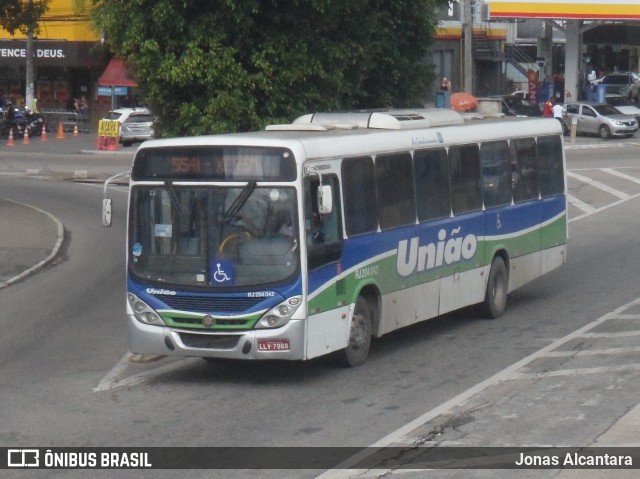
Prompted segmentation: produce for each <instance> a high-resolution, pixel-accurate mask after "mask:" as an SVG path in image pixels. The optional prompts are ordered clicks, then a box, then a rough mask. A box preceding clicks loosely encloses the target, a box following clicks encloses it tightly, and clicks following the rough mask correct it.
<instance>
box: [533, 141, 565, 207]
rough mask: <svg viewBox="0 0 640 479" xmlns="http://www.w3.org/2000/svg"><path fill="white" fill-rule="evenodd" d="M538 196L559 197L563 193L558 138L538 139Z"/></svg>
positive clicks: (560, 145) (562, 174)
mask: <svg viewBox="0 0 640 479" xmlns="http://www.w3.org/2000/svg"><path fill="white" fill-rule="evenodd" d="M538 160H539V167H540V170H539V176H538V179H539V181H540V195H541V196H542V197H543V198H544V197H547V196H553V195H559V194H562V193H563V192H564V171H563V165H562V141H561V140H560V137H559V136H543V137H540V138H538Z"/></svg>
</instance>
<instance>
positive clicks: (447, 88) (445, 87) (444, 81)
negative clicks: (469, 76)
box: [440, 77, 451, 91]
mask: <svg viewBox="0 0 640 479" xmlns="http://www.w3.org/2000/svg"><path fill="white" fill-rule="evenodd" d="M440 89H441V90H444V91H451V82H450V81H449V80H448V79H447V77H444V78H443V79H442V83H441V84H440Z"/></svg>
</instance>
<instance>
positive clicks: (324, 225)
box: [304, 175, 342, 269]
mask: <svg viewBox="0 0 640 479" xmlns="http://www.w3.org/2000/svg"><path fill="white" fill-rule="evenodd" d="M322 183H323V184H329V185H331V191H332V193H333V210H332V211H331V213H329V214H326V215H321V214H320V213H319V212H318V201H317V200H318V187H319V185H320V182H319V181H318V179H317V178H315V177H309V178H306V179H305V201H304V202H305V208H304V216H305V220H304V223H305V225H304V226H305V227H304V234H305V236H306V239H307V252H308V254H307V257H308V262H309V269H314V268H317V267H319V266H322V265H324V264H327V263H331V262H333V261H337V260H338V259H340V255H341V254H342V227H341V221H340V217H341V216H340V194H339V193H340V187H339V184H338V178H337V177H336V176H335V175H331V176H323V177H322Z"/></svg>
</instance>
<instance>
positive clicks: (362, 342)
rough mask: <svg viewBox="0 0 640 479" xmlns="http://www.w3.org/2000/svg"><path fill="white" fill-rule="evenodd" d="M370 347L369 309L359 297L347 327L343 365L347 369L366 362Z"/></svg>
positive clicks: (364, 300) (361, 297) (365, 301)
mask: <svg viewBox="0 0 640 479" xmlns="http://www.w3.org/2000/svg"><path fill="white" fill-rule="evenodd" d="M370 346H371V309H370V308H369V304H368V303H367V300H366V299H365V298H364V297H363V296H360V297H358V301H356V306H355V309H354V311H353V318H351V325H350V326H349V344H347V347H346V348H345V349H344V351H343V363H344V365H345V366H347V367H355V366H360V365H361V364H363V363H364V362H365V361H366V360H367V356H368V355H369V347H370Z"/></svg>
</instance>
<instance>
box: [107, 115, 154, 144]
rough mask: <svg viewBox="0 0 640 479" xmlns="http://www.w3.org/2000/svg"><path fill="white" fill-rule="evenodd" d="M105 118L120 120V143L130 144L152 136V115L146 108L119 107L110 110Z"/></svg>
mask: <svg viewBox="0 0 640 479" xmlns="http://www.w3.org/2000/svg"><path fill="white" fill-rule="evenodd" d="M104 119H105V120H117V121H119V122H120V140H119V141H120V143H122V146H130V145H132V144H133V143H134V142H141V141H145V140H150V139H151V138H153V116H152V115H151V112H150V111H149V110H148V109H146V108H119V109H117V110H111V111H110V112H109V113H107V114H106V115H105V117H104Z"/></svg>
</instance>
